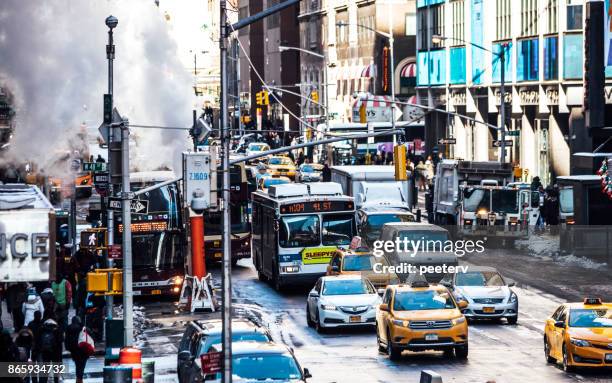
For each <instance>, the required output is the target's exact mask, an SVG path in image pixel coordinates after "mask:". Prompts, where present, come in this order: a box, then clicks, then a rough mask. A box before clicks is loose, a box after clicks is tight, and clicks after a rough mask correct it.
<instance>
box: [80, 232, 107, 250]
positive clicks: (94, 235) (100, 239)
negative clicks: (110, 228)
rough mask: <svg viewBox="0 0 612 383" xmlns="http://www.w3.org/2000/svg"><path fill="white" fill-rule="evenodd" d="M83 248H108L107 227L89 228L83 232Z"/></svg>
mask: <svg viewBox="0 0 612 383" xmlns="http://www.w3.org/2000/svg"><path fill="white" fill-rule="evenodd" d="M81 248H83V249H90V250H103V249H105V248H106V229H89V230H83V231H82V232H81Z"/></svg>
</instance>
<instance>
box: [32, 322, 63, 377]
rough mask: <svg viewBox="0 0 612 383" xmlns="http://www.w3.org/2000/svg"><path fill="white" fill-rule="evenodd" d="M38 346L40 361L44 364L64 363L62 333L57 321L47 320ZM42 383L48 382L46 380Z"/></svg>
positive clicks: (41, 331)
mask: <svg viewBox="0 0 612 383" xmlns="http://www.w3.org/2000/svg"><path fill="white" fill-rule="evenodd" d="M37 344H38V349H39V351H40V359H41V361H42V362H43V363H59V362H61V361H62V347H63V339H62V333H61V330H60V328H59V326H58V324H57V322H56V321H55V320H53V319H47V320H46V321H44V322H43V325H42V328H41V330H40V334H39V338H38V339H37ZM42 381H43V382H46V379H43V380H42ZM55 381H56V382H58V381H59V379H58V378H55Z"/></svg>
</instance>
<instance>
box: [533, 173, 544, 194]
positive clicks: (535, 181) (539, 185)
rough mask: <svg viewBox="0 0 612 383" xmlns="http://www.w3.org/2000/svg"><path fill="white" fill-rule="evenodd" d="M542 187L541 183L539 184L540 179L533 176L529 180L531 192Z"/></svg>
mask: <svg viewBox="0 0 612 383" xmlns="http://www.w3.org/2000/svg"><path fill="white" fill-rule="evenodd" d="M541 187H542V182H540V177H538V176H535V177H533V179H532V180H531V191H538V190H540V188H541Z"/></svg>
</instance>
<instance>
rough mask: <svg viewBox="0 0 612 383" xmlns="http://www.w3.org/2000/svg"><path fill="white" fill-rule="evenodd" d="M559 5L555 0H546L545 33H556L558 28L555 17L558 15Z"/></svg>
mask: <svg viewBox="0 0 612 383" xmlns="http://www.w3.org/2000/svg"><path fill="white" fill-rule="evenodd" d="M558 12H559V7H558V6H557V0H548V4H547V5H546V16H547V22H548V25H547V30H546V32H547V33H556V32H557V30H558V26H557V17H558V16H559V14H558Z"/></svg>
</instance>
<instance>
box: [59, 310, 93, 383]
mask: <svg viewBox="0 0 612 383" xmlns="http://www.w3.org/2000/svg"><path fill="white" fill-rule="evenodd" d="M83 331H85V332H87V329H86V328H85V327H84V326H83V324H82V322H81V318H79V317H78V316H74V317H72V323H70V325H69V326H68V327H67V328H66V341H65V343H64V345H65V346H66V350H68V351H70V357H71V358H72V360H73V361H74V365H75V368H76V381H77V383H81V382H82V381H83V375H84V374H85V365H86V364H87V359H89V357H90V356H91V353H92V351H93V350H91V349H89V348H88V345H87V344H81V339H80V338H85V337H86V336H85V337H83V336H82V333H83ZM85 343H86V342H85Z"/></svg>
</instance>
